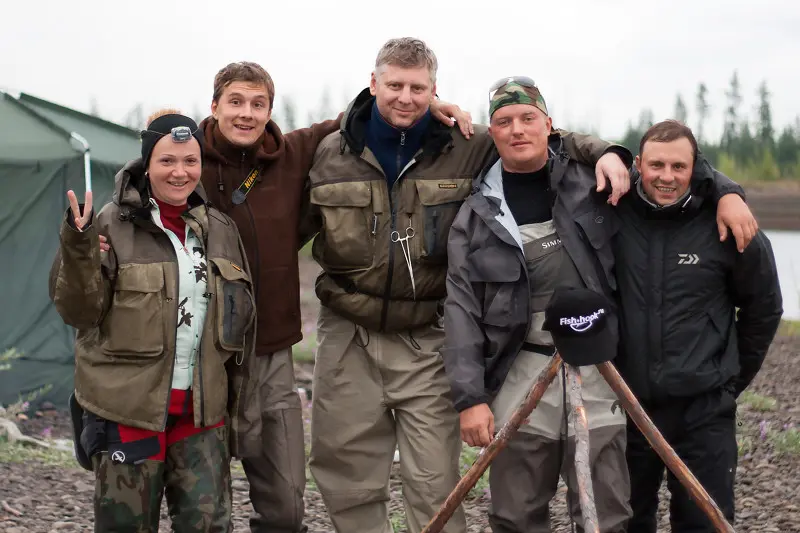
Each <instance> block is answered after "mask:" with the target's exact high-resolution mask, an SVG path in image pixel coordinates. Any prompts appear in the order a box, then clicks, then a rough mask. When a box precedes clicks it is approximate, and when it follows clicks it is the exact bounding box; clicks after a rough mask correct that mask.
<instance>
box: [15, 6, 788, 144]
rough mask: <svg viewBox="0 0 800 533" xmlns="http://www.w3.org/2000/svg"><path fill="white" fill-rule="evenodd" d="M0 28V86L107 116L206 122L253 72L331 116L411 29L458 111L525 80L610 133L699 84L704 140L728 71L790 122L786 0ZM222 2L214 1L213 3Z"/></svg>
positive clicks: (139, 12) (115, 14)
mask: <svg viewBox="0 0 800 533" xmlns="http://www.w3.org/2000/svg"><path fill="white" fill-rule="evenodd" d="M3 4H4V5H3V10H2V15H0V17H2V18H1V19H0V27H2V30H1V31H0V89H2V90H6V91H11V92H12V93H13V92H26V93H30V94H33V95H34V96H38V97H41V98H45V99H47V100H51V101H54V102H57V103H59V104H62V105H66V106H70V107H73V108H76V109H79V110H82V111H89V109H90V105H91V101H92V98H94V99H95V100H96V102H97V106H98V110H99V112H100V114H101V116H103V117H104V118H107V119H110V120H115V121H122V120H123V118H124V116H125V114H126V113H127V112H128V111H129V110H130V109H131V108H133V107H134V106H135V105H136V104H137V103H141V104H142V105H143V106H144V111H145V114H147V113H149V112H150V111H152V110H154V109H155V108H158V107H163V106H177V107H180V108H181V109H182V110H183V111H184V112H186V113H189V114H193V113H195V112H200V113H206V112H207V110H208V106H209V105H210V99H211V92H212V82H213V77H214V74H215V73H216V72H217V70H219V68H221V67H222V66H224V65H225V64H227V63H228V62H231V61H238V60H250V61H256V62H258V63H261V64H262V65H263V66H264V67H265V68H266V69H267V70H268V71H269V72H270V73H271V75H272V77H273V79H274V80H275V84H276V92H277V100H276V108H277V109H276V114H277V115H278V119H279V118H280V116H279V115H280V111H281V109H280V108H281V96H282V95H287V94H288V95H291V96H292V97H293V99H294V100H295V102H296V104H297V105H298V106H299V108H300V113H299V116H298V119H299V122H301V123H305V122H306V117H307V114H308V112H309V111H312V112H315V111H316V110H317V109H318V108H319V106H320V101H321V96H322V94H323V92H324V91H325V90H326V88H327V90H328V91H329V94H330V98H331V107H332V109H334V110H335V111H339V110H340V108H341V107H342V106H343V105H344V104H345V103H346V102H347V101H348V100H349V99H350V98H352V97H353V96H355V94H356V93H357V92H358V91H359V90H360V89H362V88H363V87H365V86H366V85H367V83H368V81H369V74H370V72H371V70H372V68H373V65H374V60H375V55H376V53H377V51H378V49H379V48H380V46H381V45H382V44H383V43H384V42H385V41H386V40H387V39H389V38H391V37H397V36H404V35H409V36H416V37H419V38H422V39H424V40H425V41H427V43H428V44H429V46H431V48H432V49H433V50H434V52H436V54H437V57H438V59H439V65H440V67H439V81H438V92H439V95H440V96H441V97H442V98H443V99H446V100H448V101H452V102H455V103H457V104H459V105H461V106H462V107H463V108H465V109H467V110H469V111H470V112H471V113H473V116H474V117H475V119H476V120H477V119H478V118H479V113H480V112H481V111H482V110H483V109H484V108H485V107H486V98H487V95H486V93H487V87H488V86H489V85H490V84H491V83H492V82H493V81H494V80H496V79H497V78H499V77H503V76H507V75H514V74H525V75H528V76H530V77H532V78H534V79H535V80H536V81H537V82H538V83H539V85H540V88H541V90H542V93H543V95H544V97H545V99H546V100H547V103H548V105H549V107H550V109H551V114H552V115H553V118H554V121H555V123H556V125H561V126H564V125H569V126H571V127H572V128H574V129H577V130H581V131H585V130H588V129H589V128H592V129H594V130H596V131H598V132H600V133H601V135H602V136H604V137H606V138H615V137H617V136H620V135H622V133H623V131H624V130H625V127H626V124H627V123H628V121H631V120H632V121H634V122H635V121H636V120H637V118H638V116H639V112H640V111H641V109H642V108H644V107H649V108H652V109H653V111H654V116H655V119H656V120H660V119H663V118H668V117H670V116H671V115H672V113H673V109H674V102H675V96H676V93H678V92H680V93H682V94H683V96H684V98H685V99H686V101H687V104H688V106H689V109H690V114H689V124H690V125H691V126H693V127H694V126H695V125H696V114H695V113H694V103H695V94H696V92H697V85H698V83H699V82H701V81H703V82H705V83H706V85H707V86H708V88H709V96H710V102H711V104H712V106H713V108H712V115H711V118H710V120H709V125H708V126H707V128H706V130H707V132H708V134H709V135H718V134H719V133H720V129H721V124H722V111H723V109H724V106H725V94H724V91H725V89H726V88H727V86H728V82H729V80H730V78H731V75H732V73H733V71H734V69H737V70H738V72H739V77H740V80H741V83H742V89H743V90H742V92H743V96H744V102H743V106H742V111H743V112H746V113H748V114H749V115H750V116H751V117H755V106H756V104H757V98H756V89H757V86H758V84H759V83H760V82H761V81H762V80H766V81H767V83H768V85H769V88H770V90H771V92H772V94H773V98H772V104H773V116H774V122H775V125H776V128H778V129H780V128H781V127H782V126H783V125H785V124H787V123H792V122H794V119H795V117H796V116H797V115H800V98H798V87H800V29H799V28H800V2H798V1H797V0H760V1H759V2H753V1H752V0H747V1H745V0H729V1H725V0H692V1H689V0H675V1H672V2H666V1H657V0H636V1H634V0H607V1H603V0H567V1H563V2H558V1H556V0H551V1H549V2H541V1H533V0H522V1H518V2H513V1H506V2H497V1H494V2H491V1H490V2H480V3H478V2H470V0H466V1H439V0H427V1H416V0H414V1H412V0H406V1H403V0H400V1H393V2H380V3H379V2H378V1H375V0H373V1H371V2H370V1H360V0H359V1H347V0H337V1H332V0H331V1H321V0H320V1H318V0H313V1H311V0H309V1H302V0H287V1H280V2H275V1H270V0H260V1H256V0H238V1H237V0H229V1H228V2H220V1H215V2H212V1H207V0H198V1H192V2H187V1H185V0H184V1H180V2H179V1H177V0H157V1H154V0H141V1H136V2H133V1H127V2H116V1H113V2H112V1H107V0H106V1H99V0H81V1H79V2H63V1H60V0H39V1H36V0H28V1H19V0H9V1H8V2H3ZM223 5H224V6H225V7H220V6H223Z"/></svg>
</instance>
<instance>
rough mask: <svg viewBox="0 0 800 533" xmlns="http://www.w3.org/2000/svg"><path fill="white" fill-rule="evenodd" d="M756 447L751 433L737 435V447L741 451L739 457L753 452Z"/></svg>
mask: <svg viewBox="0 0 800 533" xmlns="http://www.w3.org/2000/svg"><path fill="white" fill-rule="evenodd" d="M754 447H755V445H754V443H753V437H752V436H751V435H744V434H739V435H736V449H737V450H738V451H739V457H743V456H745V455H747V454H748V453H753V449H754Z"/></svg>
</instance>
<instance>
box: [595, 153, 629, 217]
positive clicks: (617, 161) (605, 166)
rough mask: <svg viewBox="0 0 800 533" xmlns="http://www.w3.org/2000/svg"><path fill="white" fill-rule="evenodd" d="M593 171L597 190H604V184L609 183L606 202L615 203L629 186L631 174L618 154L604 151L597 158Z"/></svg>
mask: <svg viewBox="0 0 800 533" xmlns="http://www.w3.org/2000/svg"><path fill="white" fill-rule="evenodd" d="M594 171H595V175H596V176H597V191H598V192H600V191H604V190H606V185H610V186H611V195H610V196H609V197H608V203H610V204H611V205H614V206H615V205H617V202H619V199H620V198H622V197H623V196H624V195H625V194H626V193H627V192H628V190H629V189H630V188H631V176H630V172H629V171H628V167H627V166H625V162H624V161H623V160H622V158H621V157H620V156H619V154H617V153H615V152H606V153H605V154H603V156H602V157H601V158H600V159H598V160H597V165H596V166H595V170H594Z"/></svg>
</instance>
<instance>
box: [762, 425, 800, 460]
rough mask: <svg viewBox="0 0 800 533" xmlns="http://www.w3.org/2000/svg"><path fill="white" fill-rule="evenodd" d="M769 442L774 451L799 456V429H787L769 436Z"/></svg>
mask: <svg viewBox="0 0 800 533" xmlns="http://www.w3.org/2000/svg"><path fill="white" fill-rule="evenodd" d="M768 438H769V440H770V442H772V445H773V446H775V451H777V452H778V453H780V454H786V455H800V429H798V428H793V427H792V428H787V429H785V430H783V431H775V432H772V433H770V434H769V437H768Z"/></svg>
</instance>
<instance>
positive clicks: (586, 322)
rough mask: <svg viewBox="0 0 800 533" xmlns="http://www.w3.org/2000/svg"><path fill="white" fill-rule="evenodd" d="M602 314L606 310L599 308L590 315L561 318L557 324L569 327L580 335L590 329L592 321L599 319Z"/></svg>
mask: <svg viewBox="0 0 800 533" xmlns="http://www.w3.org/2000/svg"><path fill="white" fill-rule="evenodd" d="M604 314H606V310H605V309H603V308H600V309H598V310H597V311H595V312H594V313H592V314H591V315H586V316H579V317H569V318H566V317H565V318H562V319H561V320H560V321H559V324H560V325H562V326H569V327H571V328H572V330H573V331H576V332H578V333H582V332H584V331H586V330H588V329H589V328H591V327H592V324H594V321H595V320H597V319H598V318H600V317H601V316H602V315H604Z"/></svg>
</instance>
